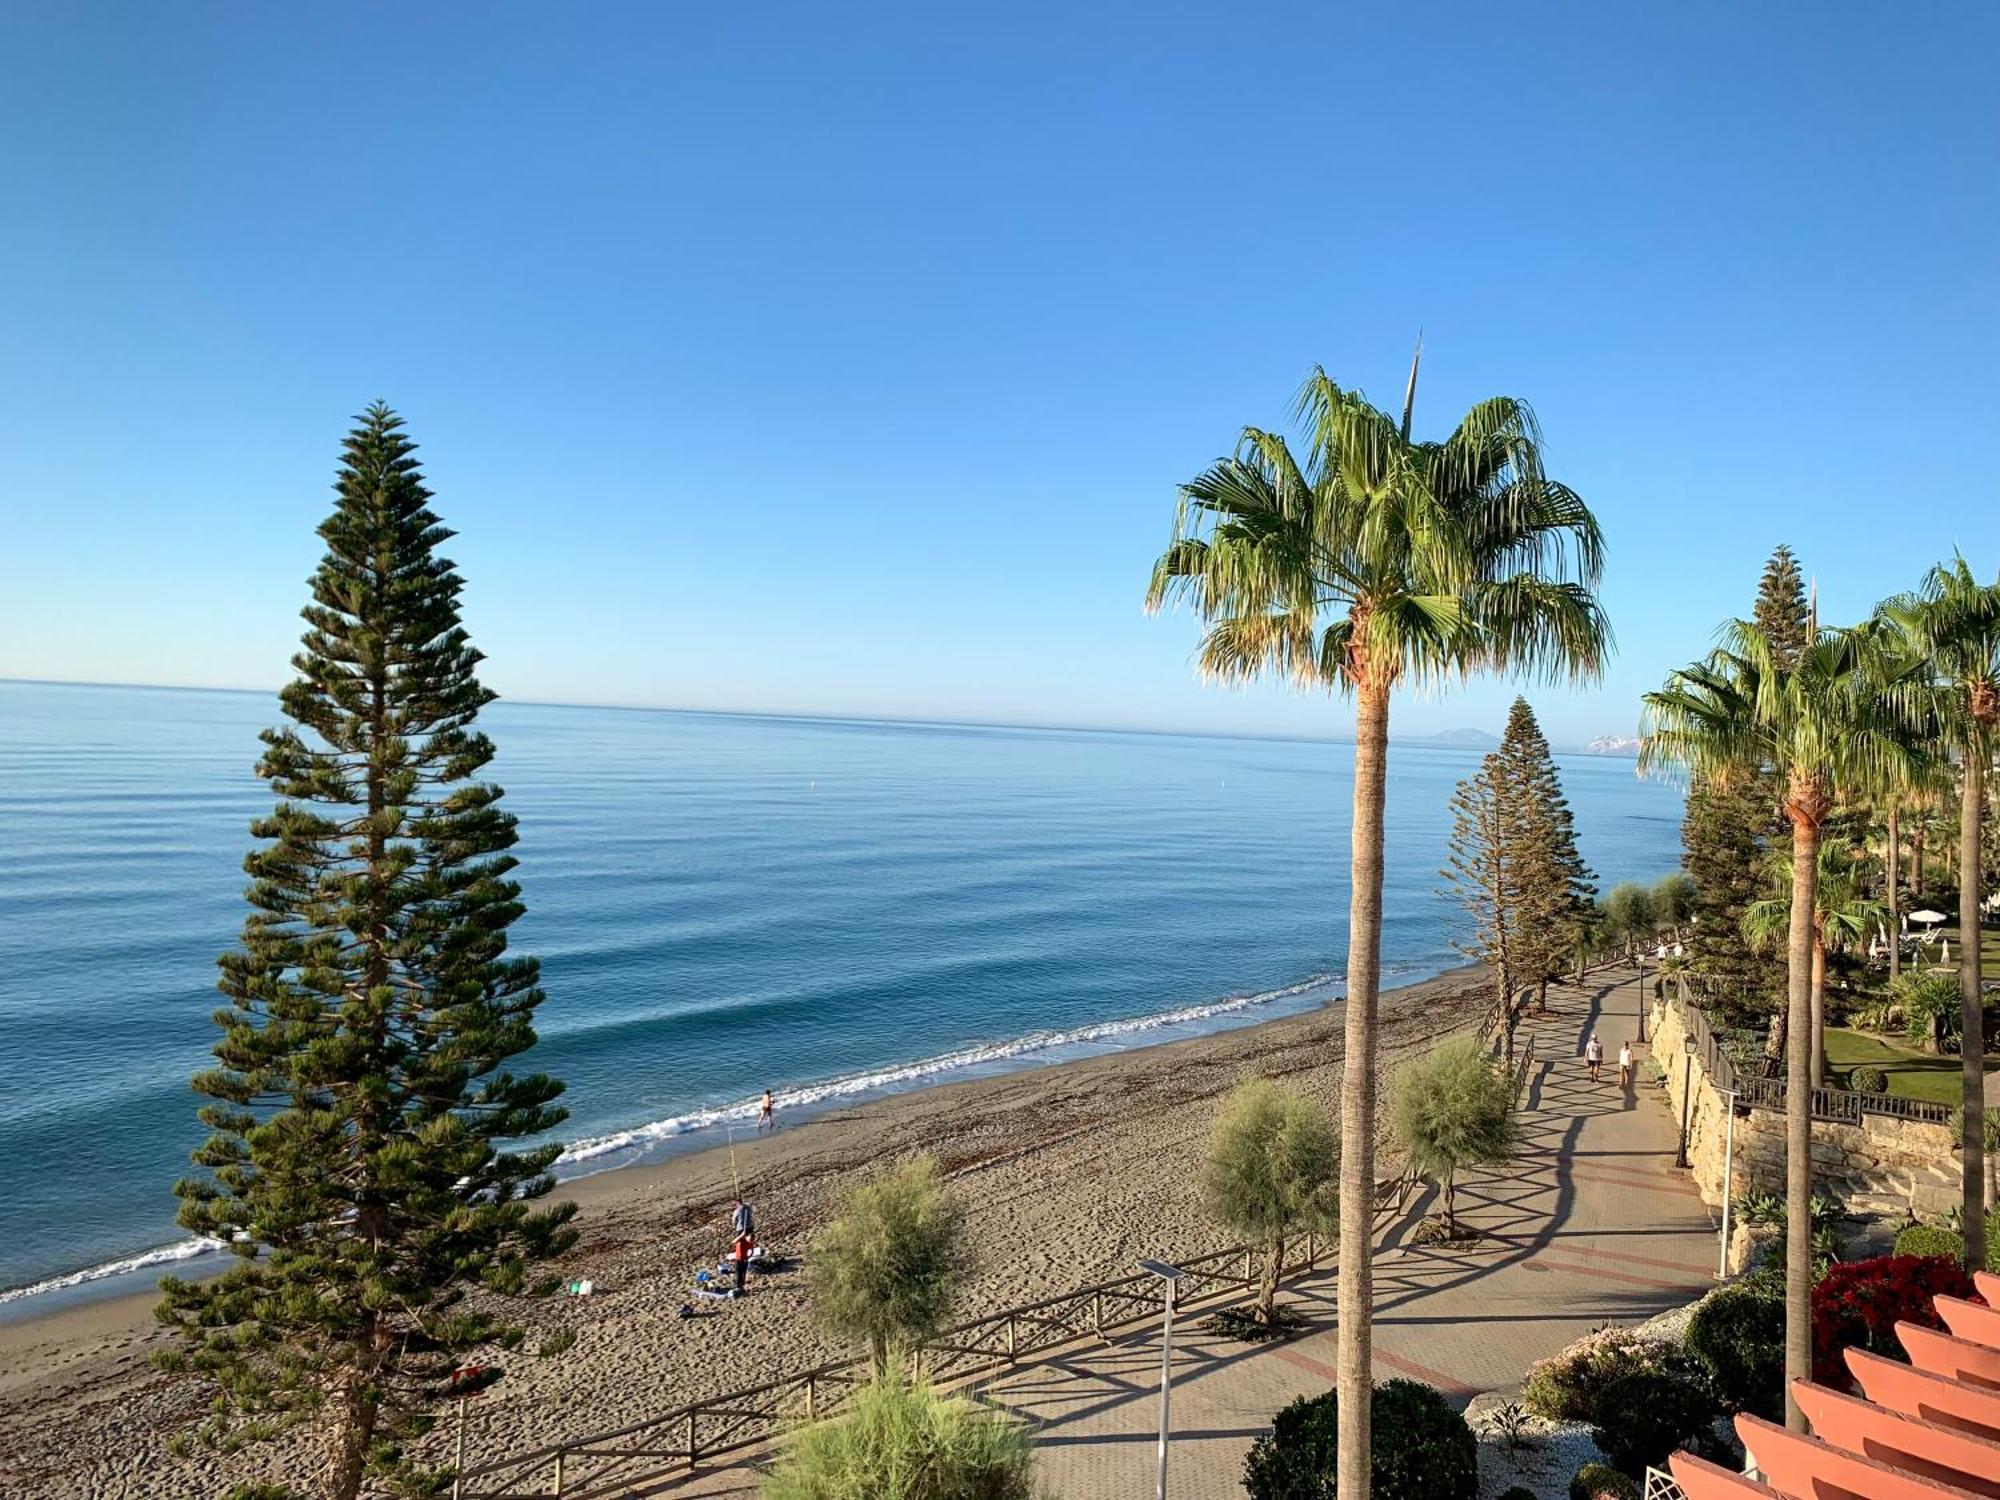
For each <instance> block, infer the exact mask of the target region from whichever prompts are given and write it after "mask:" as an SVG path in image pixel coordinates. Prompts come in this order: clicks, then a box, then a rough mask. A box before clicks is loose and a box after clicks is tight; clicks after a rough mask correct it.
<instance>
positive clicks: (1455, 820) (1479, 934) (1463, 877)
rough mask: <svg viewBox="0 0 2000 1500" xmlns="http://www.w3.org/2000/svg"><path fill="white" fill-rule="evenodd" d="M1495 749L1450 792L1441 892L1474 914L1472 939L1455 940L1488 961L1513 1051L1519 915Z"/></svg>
mask: <svg viewBox="0 0 2000 1500" xmlns="http://www.w3.org/2000/svg"><path fill="white" fill-rule="evenodd" d="M1499 765H1500V756H1499V753H1498V752H1497V751H1496V752H1494V753H1493V754H1491V755H1488V756H1486V757H1485V758H1484V759H1482V760H1481V761H1480V763H1479V769H1478V770H1477V771H1476V772H1474V773H1473V774H1472V775H1470V776H1468V777H1466V778H1465V780H1463V781H1461V782H1459V784H1458V787H1457V789H1456V790H1455V791H1453V793H1452V794H1451V802H1450V807H1451V846H1450V853H1449V854H1448V855H1447V856H1446V858H1445V867H1444V869H1443V870H1441V871H1440V872H1439V875H1440V878H1441V879H1443V881H1444V883H1445V889H1444V891H1443V893H1442V894H1444V895H1447V896H1450V897H1452V898H1453V899H1455V900H1456V901H1457V902H1458V903H1459V905H1461V906H1463V907H1464V908H1465V909H1466V911H1468V912H1469V913H1471V915H1472V932H1471V935H1470V936H1460V937H1455V938H1453V939H1452V946H1453V947H1454V948H1456V949H1458V951H1459V952H1461V953H1463V954H1464V955H1465V956H1466V957H1467V958H1474V959H1478V960H1479V961H1480V962H1482V963H1484V964H1485V965H1486V968H1487V972H1488V973H1490V974H1491V975H1492V976H1493V989H1494V1000H1493V1015H1494V1024H1495V1026H1497V1027H1499V1028H1502V1030H1501V1035H1502V1036H1503V1037H1504V1038H1506V1040H1507V1044H1508V1048H1509V1053H1510V1056H1511V1051H1512V1036H1513V1014H1514V976H1515V960H1514V945H1515V941H1516V933H1515V921H1516V911H1517V908H1518V907H1519V905H1520V899H1519V894H1518V888H1517V886H1516V882H1515V874H1514V864H1513V859H1512V857H1511V854H1512V851H1511V847H1510V843H1509V838H1508V814H1507V811H1506V809H1505V807H1504V806H1503V798H1502V793H1501V788H1500V774H1499Z"/></svg>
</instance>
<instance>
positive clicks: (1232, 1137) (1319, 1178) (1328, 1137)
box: [1201, 1078, 1340, 1329]
mask: <svg viewBox="0 0 2000 1500" xmlns="http://www.w3.org/2000/svg"><path fill="white" fill-rule="evenodd" d="M1339 1176H1340V1136H1339V1134H1338V1133H1337V1132H1336V1131H1335V1130H1334V1128H1333V1126H1332V1124H1331V1123H1330V1122H1329V1121H1328V1120H1327V1118H1326V1115H1325V1114H1324V1113H1323V1112H1322V1111H1320V1110H1318V1109H1316V1108H1314V1107H1313V1106H1312V1105H1311V1104H1310V1103H1308V1102H1307V1101H1306V1099H1305V1097H1304V1096H1303V1095H1301V1094H1296V1093H1293V1092H1291V1091H1290V1090H1288V1089H1282V1088H1279V1087H1278V1085H1277V1084H1275V1083H1271V1082H1269V1081H1268V1080H1266V1079H1262V1078H1257V1079H1252V1080H1251V1081H1250V1082H1248V1083H1244V1084H1240V1085H1238V1086H1237V1087H1236V1088H1234V1089H1231V1090H1230V1092H1229V1096H1228V1097H1227V1098H1226V1099H1224V1100H1223V1101H1222V1112H1221V1113H1220V1114H1219V1115H1217V1116H1216V1121H1215V1129H1214V1131H1213V1133H1212V1134H1211V1135H1210V1137H1209V1143H1208V1159H1207V1161H1206V1162H1204V1163H1203V1166H1202V1177H1201V1196H1202V1203H1203V1205H1204V1206H1205V1207H1206V1208H1207V1210H1208V1212H1209V1216H1210V1217H1211V1218H1213V1219H1215V1220H1216V1221H1217V1222H1219V1223H1220V1224H1222V1225H1223V1226H1224V1227H1225V1228H1227V1229H1229V1230H1231V1231H1232V1232H1234V1233H1236V1234H1240V1235H1242V1236H1243V1237H1244V1238H1246V1239H1248V1240H1251V1241H1252V1242H1254V1243H1255V1244H1256V1245H1257V1246H1258V1248H1259V1249H1261V1250H1262V1251H1263V1271H1262V1274H1261V1275H1260V1276H1259V1278H1258V1283H1257V1318H1258V1321H1259V1322H1261V1323H1262V1324H1263V1325H1264V1326H1265V1327H1266V1328H1273V1329H1274V1328H1276V1327H1277V1326H1278V1316H1277V1308H1278V1300H1277V1299H1278V1271H1279V1269H1280V1268H1281V1266H1282V1264H1283V1262H1284V1256H1285V1241H1286V1239H1287V1238H1289V1237H1290V1236H1292V1235H1295V1234H1303V1233H1305V1231H1307V1230H1308V1229H1328V1228H1331V1227H1332V1226H1333V1225H1335V1224H1337V1223H1339V1222H1340V1220H1339V1208H1340V1203H1339V1186H1340V1184H1339Z"/></svg>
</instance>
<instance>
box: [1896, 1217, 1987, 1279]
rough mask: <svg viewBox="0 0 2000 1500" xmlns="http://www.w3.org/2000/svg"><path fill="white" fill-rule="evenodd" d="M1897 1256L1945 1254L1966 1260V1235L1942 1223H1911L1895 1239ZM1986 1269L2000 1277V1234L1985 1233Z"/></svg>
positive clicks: (1952, 1257)
mask: <svg viewBox="0 0 2000 1500" xmlns="http://www.w3.org/2000/svg"><path fill="white" fill-rule="evenodd" d="M1896 1254H1898V1255H1942V1256H1945V1257H1947V1258H1949V1259H1951V1260H1958V1261H1962V1260H1964V1259H1965V1236H1964V1235H1962V1234H1960V1233H1959V1232H1958V1231H1957V1230H1956V1229H1952V1228H1950V1227H1948V1226H1946V1225H1943V1224H1912V1225H1910V1227H1909V1228H1907V1229H1905V1230H1904V1231H1903V1232H1902V1233H1901V1234H1899V1235H1897V1236H1896ZM1986 1269H1987V1270H1989V1271H1991V1272H1993V1273H1994V1274H1995V1275H1996V1276H2000V1233H1995V1232H1994V1231H1993V1230H1990V1229H1989V1230H1988V1231H1987V1233H1986Z"/></svg>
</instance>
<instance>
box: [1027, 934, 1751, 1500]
mask: <svg viewBox="0 0 2000 1500" xmlns="http://www.w3.org/2000/svg"><path fill="white" fill-rule="evenodd" d="M1608 977H1609V978H1612V979H1615V978H1616V977H1617V976H1616V975H1615V974H1614V975H1611V976H1608ZM1636 1011H1637V988H1636V985H1635V984H1634V983H1633V982H1632V981H1631V979H1630V976H1629V971H1627V974H1626V976H1625V982H1624V983H1623V984H1622V985H1620V986H1617V987H1616V988H1615V989H1614V988H1611V987H1609V986H1605V985H1598V984H1595V983H1593V984H1591V985H1589V986H1587V987H1586V988H1585V989H1584V990H1583V991H1582V992H1580V993H1579V992H1577V991H1573V990H1572V991H1566V992H1563V993H1561V994H1559V995H1557V994H1552V995H1551V1014H1550V1015H1548V1016H1547V1017H1545V1018H1542V1019H1540V1020H1537V1021H1534V1022H1531V1023H1528V1024H1527V1025H1525V1026H1524V1027H1523V1035H1524V1036H1525V1035H1526V1034H1527V1032H1528V1031H1530V1030H1532V1032H1533V1034H1534V1036H1535V1051H1536V1058H1537V1061H1536V1064H1535V1067H1534V1069H1533V1071H1532V1072H1531V1074H1530V1075H1529V1078H1528V1089H1527V1093H1526V1096H1525V1098H1524V1099H1523V1101H1522V1130H1523V1136H1524V1139H1525V1149H1524V1150H1523V1151H1522V1153H1521V1155H1520V1157H1519V1159H1518V1160H1517V1161H1516V1162H1515V1164H1514V1165H1513V1166H1511V1167H1508V1168H1505V1169H1503V1170H1500V1171H1495V1172H1480V1173H1475V1174H1470V1175H1469V1176H1468V1177H1467V1178H1466V1179H1464V1180H1462V1181H1461V1182H1460V1185H1459V1190H1458V1204H1459V1212H1460V1214H1461V1215H1462V1216H1463V1217H1464V1218H1466V1219H1467V1220H1469V1221H1470V1222H1471V1223H1473V1224H1474V1225H1476V1226H1477V1227H1478V1228H1479V1229H1481V1230H1482V1231H1484V1232H1485V1233H1486V1234H1487V1235H1489V1236H1491V1239H1490V1240H1489V1241H1488V1242H1487V1243H1485V1244H1484V1245H1482V1246H1480V1247H1478V1248H1476V1249H1473V1250H1437V1249H1419V1248H1415V1247H1411V1246H1408V1245H1405V1244H1403V1243H1401V1240H1402V1238H1403V1236H1404V1235H1405V1234H1406V1232H1407V1230H1408V1227H1409V1226H1410V1225H1412V1224H1414V1223H1415V1222H1416V1220H1417V1218H1419V1217H1420V1216H1421V1214H1422V1213H1423V1212H1424V1211H1425V1207H1426V1206H1425V1205H1421V1204H1420V1205H1417V1206H1415V1207H1414V1208H1413V1210H1412V1212H1411V1214H1410V1215H1409V1216H1408V1217H1407V1218H1406V1219H1405V1220H1404V1221H1403V1222H1402V1223H1401V1224H1399V1225H1398V1226H1396V1227H1394V1228H1392V1229H1391V1230H1390V1231H1389V1233H1388V1235H1387V1238H1386V1239H1385V1242H1384V1248H1383V1249H1382V1250H1381V1251H1380V1252H1378V1254H1377V1257H1376V1266H1375V1372H1376V1378H1377V1379H1379V1380H1387V1379H1390V1378H1392V1377H1394V1376H1398V1375H1406V1376H1410V1377H1413V1378H1415V1379H1418V1380H1422V1381H1426V1382H1428V1383H1430V1384H1431V1385H1434V1386H1437V1387H1438V1388H1439V1389H1440V1390H1442V1391H1444V1392H1445V1393H1446V1394H1447V1395H1449V1396H1451V1397H1452V1398H1453V1399H1454V1400H1458V1401H1464V1400H1469V1399H1470V1398H1471V1397H1472V1396H1474V1395H1476V1394H1478V1393H1479V1392H1480V1391H1485V1390H1491V1389H1494V1388H1495V1387H1499V1386H1506V1385H1512V1384H1514V1383H1516V1382H1518V1381H1519V1380H1520V1378H1521V1373H1522V1371H1523V1370H1525V1369H1526V1367H1527V1366H1528V1365H1529V1364H1530V1363H1532V1362H1533V1361H1535V1360H1537V1359H1540V1358H1542V1357H1544V1356H1545V1355H1548V1354H1551V1353H1554V1352H1555V1351H1556V1350H1558V1349H1560V1348H1561V1347H1563V1345H1565V1344H1567V1343H1569V1342H1570V1341H1571V1340H1572V1339H1575V1338H1577V1337H1578V1336H1580V1335H1582V1334H1585V1333H1588V1332H1589V1331H1590V1330H1591V1329H1593V1328H1596V1327H1598V1326H1599V1325H1601V1324H1604V1323H1607V1322H1619V1323H1630V1322H1636V1321H1638V1320H1640V1319H1642V1318H1647V1317H1650V1316H1652V1315H1653V1314H1654V1313H1658V1312H1664V1311H1666V1310H1667V1309H1669V1308H1672V1307H1678V1306H1680V1305H1681V1304H1683V1303H1685V1302H1688V1301H1690V1300H1692V1299H1693V1298H1695V1297H1697V1296H1699V1295H1701V1293H1703V1292H1704V1291H1706V1290H1708V1288H1709V1287H1710V1286H1711V1285H1712V1284H1713V1282H1712V1277H1713V1275H1714V1271H1715V1266H1716V1250H1717V1241H1716V1232H1715V1225H1714V1221H1713V1219H1712V1217H1711V1215H1710V1213H1709V1211H1708V1210H1707V1209H1706V1208H1705V1207H1704V1206H1703V1205H1702V1203H1701V1200H1700V1199H1699V1198H1698V1197H1697V1196H1696V1195H1695V1192H1694V1189H1693V1187H1692V1186H1691V1185H1690V1184H1689V1182H1688V1180H1687V1174H1686V1173H1684V1172H1680V1171H1677V1170H1676V1169H1675V1167H1674V1149H1675V1144H1676V1137H1677V1123H1678V1122H1676V1121H1675V1120H1673V1119H1672V1118H1671V1117H1670V1116H1669V1114H1668V1111H1667V1108H1666V1105H1665V1104H1664V1102H1663V1100H1662V1098H1661V1091H1660V1090H1659V1089H1657V1088H1655V1087H1653V1086H1652V1085H1651V1084H1650V1083H1649V1082H1648V1081H1647V1080H1646V1069H1645V1059H1646V1055H1647V1053H1646V1049H1645V1048H1643V1047H1639V1048H1635V1050H1636V1052H1637V1054H1638V1059H1639V1067H1638V1069H1637V1070H1636V1071H1637V1073H1638V1075H1639V1077H1638V1081H1637V1082H1636V1084H1635V1086H1634V1088H1633V1089H1632V1090H1631V1091H1629V1092H1624V1093H1621V1091H1620V1090H1619V1088H1618V1083H1617V1068H1616V1066H1615V1060H1616V1058H1617V1055H1618V1044H1619V1043H1620V1042H1621V1041H1623V1040H1625V1039H1627V1038H1634V1039H1636V1035H1637V1024H1638V1023H1637V1014H1636ZM1593 1027H1594V1028H1595V1029H1596V1031H1597V1033H1598V1035H1599V1037H1600V1038H1601V1039H1602V1040H1603V1042H1604V1049H1605V1053H1606V1056H1607V1059H1608V1060H1609V1063H1610V1064H1611V1065H1608V1066H1607V1067H1606V1068H1605V1070H1604V1081H1603V1082H1601V1083H1598V1084H1592V1083H1591V1082H1590V1081H1589V1078H1588V1077H1587V1076H1586V1074H1585V1072H1584V1066H1583V1062H1582V1059H1581V1054H1582V1051H1583V1044H1584V1041H1585V1040H1586V1039H1587V1038H1588V1036H1589V1034H1590V1031H1591V1029H1592V1028H1593ZM1662 1061H1663V1063H1664V1062H1669V1061H1672V1060H1668V1059H1662ZM1288 1295H1289V1298H1290V1300H1291V1302H1292V1304H1293V1305H1294V1306H1295V1307H1297V1308H1298V1309H1299V1310H1300V1311H1301V1312H1303V1313H1304V1314H1305V1315H1306V1316H1307V1317H1308V1318H1309V1319H1311V1321H1312V1325H1313V1331H1312V1332H1311V1333H1310V1334H1308V1335H1306V1336H1304V1337H1301V1338H1297V1339H1294V1340H1292V1341H1290V1342H1288V1343H1285V1344H1281V1345H1276V1346H1268V1347H1259V1346H1246V1345H1242V1344H1237V1343H1230V1342H1225V1341H1221V1340H1217V1339H1213V1338H1210V1337H1207V1336H1205V1335H1202V1334H1200V1333H1198V1332H1197V1333H1193V1336H1192V1337H1187V1338H1183V1337H1181V1336H1180V1331H1179V1330H1177V1336H1176V1338H1175V1350H1174V1394H1173V1427H1174V1441H1173V1457H1172V1474H1173V1480H1174V1488H1175V1490H1176V1491H1177V1492H1178V1493H1180V1494H1183V1495H1193V1496H1220V1495H1229V1494H1239V1493H1241V1490H1240V1485H1241V1474H1242V1467H1243V1457H1244V1454H1245V1453H1246V1452H1247V1451H1248V1449H1249V1446H1250V1442H1251V1439H1252V1438H1254V1437H1255V1436H1256V1435H1257V1434H1258V1433H1259V1432H1261V1431H1263V1430H1264V1429H1265V1428H1266V1427H1268V1426H1269V1424H1270V1420H1271V1414H1272V1413H1273V1412H1275V1411H1276V1410H1277V1409H1278V1408H1279V1407H1281V1406H1283V1405H1284V1404H1285V1403H1286V1402H1287V1401H1290V1400H1291V1399H1293V1398H1294V1397H1295V1396H1301V1395H1308V1394H1317V1393H1318V1392H1321V1391H1324V1390H1326V1389H1327V1388H1328V1387H1329V1386H1331V1385H1332V1384H1333V1380H1334V1338H1335V1335H1334V1302H1333V1281H1332V1278H1331V1277H1324V1278H1320V1279H1318V1280H1308V1281H1305V1282H1302V1283H1300V1284H1298V1285H1297V1286H1296V1287H1295V1288H1293V1289H1291V1290H1290V1291H1289V1293H1288ZM1159 1370H1160V1350H1159V1342H1158V1336H1157V1333H1153V1334H1150V1335H1148V1336H1145V1337H1143V1338H1139V1339H1136V1340H1135V1341H1134V1342H1131V1343H1128V1344H1126V1345H1124V1346H1122V1347H1119V1348H1115V1349H1109V1350H1102V1351H1088V1352H1085V1353H1081V1354H1078V1355H1076V1356H1074V1357H1072V1358H1070V1359H1068V1360H1065V1361H1063V1362H1061V1363H1060V1364H1056V1365H1050V1366H1042V1367H1038V1368H1036V1369H1033V1370H1027V1371H1023V1372H1021V1373H1020V1374H1018V1375H1015V1376H1013V1377H1011V1378H1009V1379H1007V1380H1004V1381H1001V1382H999V1383H997V1384H995V1385H993V1386H992V1387H990V1388H989V1394H990V1395H991V1396H992V1397H993V1398H994V1399H996V1400H998V1401H1001V1402H1003V1403H1004V1404H1005V1405H1007V1406H1008V1407H1010V1408H1011V1409H1013V1410H1015V1411H1017V1412H1019V1413H1020V1414H1021V1415H1023V1416H1024V1417H1027V1418H1030V1419H1031V1420H1033V1421H1035V1422H1037V1423H1039V1424H1041V1429H1042V1430H1041V1434H1040V1437H1039V1439H1038V1442H1037V1448H1038V1451H1039V1452H1040V1454H1041V1462H1042V1470H1043V1473H1044V1475H1045V1477H1046V1479H1047V1481H1048V1483H1049V1484H1050V1486H1051V1487H1052V1488H1053V1489H1054V1491H1055V1493H1056V1494H1058V1495H1061V1496H1063V1497H1065V1500H1100V1497H1102V1500H1111V1497H1113V1496H1119V1497H1124V1496H1132V1495H1146V1494H1150V1493H1151V1492H1152V1491H1151V1476H1152V1472H1153V1468H1152V1466H1153V1463H1154V1460H1155V1445H1156V1443H1157V1432H1158V1427H1157V1424H1158V1420H1159Z"/></svg>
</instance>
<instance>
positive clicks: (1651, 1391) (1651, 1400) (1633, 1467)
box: [1590, 1308, 1783, 1479]
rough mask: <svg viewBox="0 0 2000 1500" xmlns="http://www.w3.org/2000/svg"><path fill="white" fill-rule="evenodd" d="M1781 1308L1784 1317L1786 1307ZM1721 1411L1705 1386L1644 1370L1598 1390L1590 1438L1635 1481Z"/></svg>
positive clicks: (1711, 1423) (1700, 1432) (1709, 1424)
mask: <svg viewBox="0 0 2000 1500" xmlns="http://www.w3.org/2000/svg"><path fill="white" fill-rule="evenodd" d="M1779 1312H1780V1317H1781V1318H1782V1315H1783V1309H1782V1308H1781V1309H1780V1310H1779ZM1780 1336H1781V1337H1782V1331H1781V1334H1780ZM1717 1415H1718V1408H1717V1406H1716V1403H1715V1397H1714V1396H1713V1395H1712V1394H1710V1393H1709V1391H1708V1390H1707V1389H1706V1388H1705V1387H1703V1386H1701V1385H1698V1384H1696V1383H1695V1382H1694V1381H1692V1380H1685V1379H1683V1378H1681V1377H1680V1376H1678V1375H1670V1374H1668V1373H1666V1372H1665V1371H1662V1370H1641V1371H1640V1372H1639V1373H1638V1374H1636V1375H1626V1376H1624V1377H1622V1378H1621V1379H1618V1380H1614V1381H1612V1382H1611V1384H1609V1385H1607V1386H1606V1387H1605V1388H1604V1389H1603V1390H1602V1391H1601V1392H1599V1393H1598V1397H1597V1405H1596V1406H1595V1408H1594V1409H1593V1410H1592V1412H1591V1423H1592V1427H1591V1433H1590V1436H1591V1440H1592V1441H1593V1442H1595V1443H1596V1444H1597V1446H1598V1447H1599V1448H1600V1449H1602V1450H1603V1452H1604V1456H1605V1457H1606V1458H1608V1459H1610V1460H1611V1461H1612V1462H1613V1463H1614V1464H1616V1465H1617V1466H1618V1467H1619V1468H1620V1469H1623V1470H1624V1471H1625V1472H1626V1473H1627V1474H1630V1475H1632V1476H1633V1477H1634V1478H1635V1479H1636V1478H1638V1477H1640V1476H1642V1475H1643V1474H1644V1473H1645V1472H1646V1467H1647V1465H1649V1464H1654V1465H1657V1464H1663V1463H1665V1462H1666V1461H1667V1455H1668V1454H1669V1453H1671V1452H1673V1451H1674V1449H1676V1448H1679V1447H1682V1446H1683V1445H1685V1444H1687V1443H1689V1442H1691V1441H1693V1440H1694V1439H1695V1438H1697V1437H1700V1436H1702V1435H1704V1434H1706V1433H1707V1432H1708V1431H1709V1430H1710V1429H1711V1428H1713V1427H1714V1426H1715V1419H1716V1416H1717Z"/></svg>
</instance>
